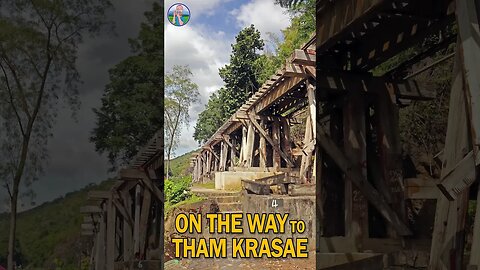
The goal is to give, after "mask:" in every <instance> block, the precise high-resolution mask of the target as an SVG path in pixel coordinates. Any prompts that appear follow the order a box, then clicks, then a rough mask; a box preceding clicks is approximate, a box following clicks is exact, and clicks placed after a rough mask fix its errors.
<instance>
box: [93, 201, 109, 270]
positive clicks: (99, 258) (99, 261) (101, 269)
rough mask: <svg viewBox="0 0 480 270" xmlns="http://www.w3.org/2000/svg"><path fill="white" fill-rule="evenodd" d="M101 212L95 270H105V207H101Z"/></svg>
mask: <svg viewBox="0 0 480 270" xmlns="http://www.w3.org/2000/svg"><path fill="white" fill-rule="evenodd" d="M102 209H103V212H102V214H101V216H100V222H99V226H100V228H99V230H98V234H97V240H96V250H95V270H106V268H105V255H106V253H105V241H106V239H105V233H106V231H107V220H106V216H105V215H106V211H105V210H106V206H105V205H103V206H102Z"/></svg>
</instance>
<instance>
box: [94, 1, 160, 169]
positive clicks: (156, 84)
mask: <svg viewBox="0 0 480 270" xmlns="http://www.w3.org/2000/svg"><path fill="white" fill-rule="evenodd" d="M162 10H163V9H162V7H161V5H160V4H158V3H154V4H153V8H152V10H151V11H148V12H146V13H145V17H146V21H145V22H144V23H142V25H141V28H140V32H139V34H138V37H137V38H136V39H131V40H129V43H130V46H131V49H132V53H133V54H134V55H132V56H130V57H127V58H126V59H124V60H123V61H121V62H120V63H118V64H117V65H116V66H115V67H113V68H112V69H111V70H110V71H109V74H110V82H109V83H108V84H107V86H106V87H105V92H104V94H103V97H102V106H101V107H100V108H98V109H94V112H95V115H96V118H97V125H96V127H95V129H94V130H93V133H92V137H91V138H90V140H91V141H92V142H94V143H95V148H96V150H97V151H98V152H100V153H104V152H105V153H107V155H108V158H109V160H110V163H111V164H112V168H111V170H114V169H115V168H116V167H117V166H118V165H119V164H125V163H127V162H128V161H130V160H131V159H132V157H134V155H135V154H136V153H137V151H138V150H139V148H140V147H142V146H143V145H145V144H146V143H147V142H148V140H149V139H150V138H151V137H152V136H153V135H154V134H155V132H156V131H157V130H158V129H160V127H161V126H162V125H163V118H162V114H163V110H162V106H161V104H162V99H163V91H162V84H163V73H164V69H163V26H162V25H163V19H162V18H163V17H162V16H163V11H162Z"/></svg>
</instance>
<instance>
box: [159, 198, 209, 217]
mask: <svg viewBox="0 0 480 270" xmlns="http://www.w3.org/2000/svg"><path fill="white" fill-rule="evenodd" d="M204 200H205V198H204V197H199V196H197V195H192V196H190V198H188V199H186V200H184V201H181V202H179V203H176V204H169V203H166V204H165V217H167V215H168V213H170V211H171V210H172V209H174V208H176V207H180V206H182V205H187V204H192V203H197V202H201V201H204Z"/></svg>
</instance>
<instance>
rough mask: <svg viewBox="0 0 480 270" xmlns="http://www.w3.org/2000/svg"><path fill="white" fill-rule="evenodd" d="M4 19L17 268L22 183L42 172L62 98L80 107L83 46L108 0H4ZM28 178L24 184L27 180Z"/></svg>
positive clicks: (3, 73) (6, 170)
mask: <svg viewBox="0 0 480 270" xmlns="http://www.w3.org/2000/svg"><path fill="white" fill-rule="evenodd" d="M1 5H2V12H1V18H0V104H1V106H0V124H1V125H2V126H3V127H2V129H1V131H0V139H1V141H0V148H1V151H0V174H2V175H0V177H2V179H4V181H5V183H4V186H5V187H6V189H7V191H8V194H9V196H10V210H11V211H10V215H11V217H10V228H9V229H10V230H9V244H8V269H9V270H11V269H13V268H14V246H15V232H16V225H17V224H16V217H17V203H18V196H19V190H20V184H21V183H22V182H23V183H24V184H27V185H28V184H29V183H31V181H33V180H35V179H36V177H37V176H38V175H39V174H40V173H41V172H42V167H43V165H44V160H45V159H46V157H47V151H46V148H45V146H46V145H47V141H48V138H49V137H50V136H51V127H52V125H53V122H54V120H55V118H56V113H57V105H58V101H59V99H60V98H61V99H64V100H65V101H66V103H67V104H69V105H70V107H71V108H72V110H73V111H75V110H76V109H77V108H78V105H79V104H78V99H77V97H78V85H79V82H80V77H79V74H78V72H77V70H76V67H75V61H76V57H77V50H78V44H79V43H80V42H81V41H82V38H83V36H84V35H85V34H89V35H95V34H98V33H99V31H100V30H101V28H102V26H104V25H105V24H106V20H105V12H106V10H107V9H108V8H109V7H110V6H111V4H110V2H109V1H108V0H96V1H92V0H85V1H74V0H65V1H40V0H32V1H13V0H3V1H2V3H1ZM22 180H23V181H22Z"/></svg>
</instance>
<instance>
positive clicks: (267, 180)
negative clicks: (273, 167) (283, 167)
mask: <svg viewBox="0 0 480 270" xmlns="http://www.w3.org/2000/svg"><path fill="white" fill-rule="evenodd" d="M255 182H258V183H262V184H265V185H269V186H273V185H277V184H286V183H291V182H292V181H290V180H288V179H287V176H286V174H285V173H275V174H274V175H270V176H265V177H262V178H258V179H255Z"/></svg>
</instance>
